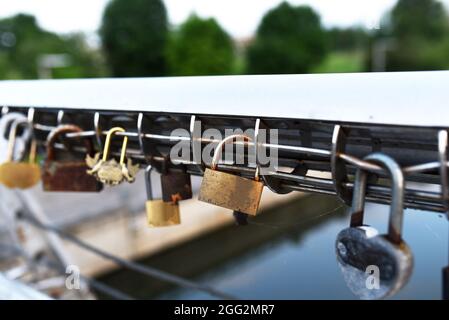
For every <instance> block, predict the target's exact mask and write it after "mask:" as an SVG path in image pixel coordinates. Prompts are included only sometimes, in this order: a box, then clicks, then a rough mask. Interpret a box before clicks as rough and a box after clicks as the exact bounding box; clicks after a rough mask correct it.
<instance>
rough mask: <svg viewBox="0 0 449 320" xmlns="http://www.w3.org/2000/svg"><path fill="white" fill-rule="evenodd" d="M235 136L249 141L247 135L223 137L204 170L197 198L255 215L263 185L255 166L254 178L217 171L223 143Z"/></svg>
mask: <svg viewBox="0 0 449 320" xmlns="http://www.w3.org/2000/svg"><path fill="white" fill-rule="evenodd" d="M236 138H243V139H244V140H246V141H251V139H250V138H249V137H248V136H245V135H241V134H236V135H231V136H228V137H226V138H225V139H223V140H222V141H221V142H220V143H219V144H218V145H217V148H216V149H215V152H214V156H213V158H212V163H211V168H210V169H209V168H206V170H205V171H204V176H203V181H202V183H201V188H200V193H199V196H198V200H200V201H204V202H207V203H210V204H214V205H217V206H220V207H224V208H228V209H231V210H234V211H239V212H242V213H246V214H249V215H253V216H255V215H256V214H257V209H258V208H259V202H260V198H261V196H262V190H263V187H264V184H263V182H261V181H259V170H258V168H256V173H255V177H254V180H252V179H247V178H244V177H241V176H236V175H233V174H230V173H226V172H221V171H217V165H218V159H219V156H220V154H221V151H222V149H223V147H224V145H225V144H226V143H227V142H230V141H233V140H235V139H236Z"/></svg>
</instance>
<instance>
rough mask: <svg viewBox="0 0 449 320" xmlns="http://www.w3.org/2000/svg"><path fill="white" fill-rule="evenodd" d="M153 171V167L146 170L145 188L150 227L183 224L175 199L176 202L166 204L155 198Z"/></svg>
mask: <svg viewBox="0 0 449 320" xmlns="http://www.w3.org/2000/svg"><path fill="white" fill-rule="evenodd" d="M152 169H153V167H152V166H151V165H148V166H147V168H146V169H145V186H146V191H147V199H148V200H147V202H146V203H145V208H146V212H147V221H148V225H149V226H150V227H166V226H173V225H178V224H180V223H181V216H180V212H179V203H178V200H177V199H174V201H173V200H172V201H168V202H166V201H164V200H163V199H154V197H153V188H152V186H151V171H152Z"/></svg>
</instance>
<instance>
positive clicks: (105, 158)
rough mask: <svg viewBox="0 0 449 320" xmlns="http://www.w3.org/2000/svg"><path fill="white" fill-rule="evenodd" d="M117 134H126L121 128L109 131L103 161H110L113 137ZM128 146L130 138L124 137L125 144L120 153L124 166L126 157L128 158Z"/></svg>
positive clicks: (121, 162)
mask: <svg viewBox="0 0 449 320" xmlns="http://www.w3.org/2000/svg"><path fill="white" fill-rule="evenodd" d="M116 132H125V129H123V128H120V127H114V128H112V129H110V130H109V131H108V134H107V135H106V141H105V143H104V149H103V158H102V160H103V161H107V160H108V156H109V148H110V145H111V139H112V136H113V135H114V134H115V133H116ZM127 145H128V137H127V136H124V137H123V144H122V151H121V153H120V162H119V163H120V164H121V165H123V164H125V156H126V147H127Z"/></svg>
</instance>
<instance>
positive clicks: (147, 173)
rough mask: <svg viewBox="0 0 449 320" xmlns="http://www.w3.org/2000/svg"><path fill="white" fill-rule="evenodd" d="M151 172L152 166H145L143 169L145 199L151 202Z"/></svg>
mask: <svg viewBox="0 0 449 320" xmlns="http://www.w3.org/2000/svg"><path fill="white" fill-rule="evenodd" d="M151 171H153V166H152V165H151V164H149V165H147V167H146V168H145V188H146V191H147V199H148V200H153V199H154V197H153V188H152V186H151Z"/></svg>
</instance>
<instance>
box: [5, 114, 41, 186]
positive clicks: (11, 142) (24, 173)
mask: <svg viewBox="0 0 449 320" xmlns="http://www.w3.org/2000/svg"><path fill="white" fill-rule="evenodd" d="M21 125H25V126H28V127H29V129H30V130H32V128H31V125H30V123H29V122H28V121H27V120H17V121H14V122H13V124H12V125H11V130H10V132H9V139H8V150H7V154H6V162H3V163H2V164H1V165H0V182H1V183H3V184H4V185H5V186H7V187H8V188H11V189H13V188H19V189H28V188H31V187H33V186H34V185H36V184H37V183H38V182H39V181H40V179H41V171H40V167H39V165H37V164H36V163H35V160H36V148H37V145H36V140H35V139H34V138H33V139H32V140H31V144H30V152H29V156H28V158H29V159H28V162H15V161H14V159H13V155H14V148H15V142H16V135H17V128H18V127H19V126H21Z"/></svg>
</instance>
